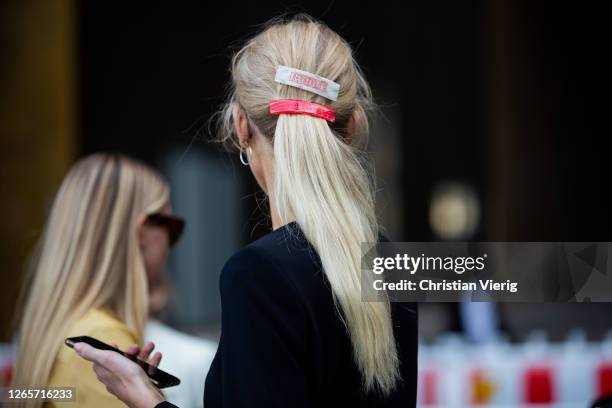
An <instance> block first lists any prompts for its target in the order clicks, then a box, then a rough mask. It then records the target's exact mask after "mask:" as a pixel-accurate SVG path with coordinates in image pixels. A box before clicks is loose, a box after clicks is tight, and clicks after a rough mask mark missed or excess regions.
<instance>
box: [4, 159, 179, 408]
mask: <svg viewBox="0 0 612 408" xmlns="http://www.w3.org/2000/svg"><path fill="white" fill-rule="evenodd" d="M169 200H170V196H169V188H168V185H167V183H166V182H165V181H164V180H163V179H162V177H161V176H160V175H159V174H157V172H155V171H154V170H153V169H151V168H149V167H148V166H146V165H144V164H142V163H139V162H137V161H134V160H132V159H129V158H127V157H124V156H120V155H111V154H95V155H92V156H89V157H87V158H84V159H82V160H80V161H79V162H78V163H76V164H75V165H74V166H73V167H72V169H71V170H70V172H69V173H68V175H67V176H66V177H65V179H64V181H63V182H62V185H61V187H60V189H59V191H58V193H57V195H56V197H55V200H54V203H53V207H52V209H51V212H50V215H49V218H48V221H47V224H46V227H45V230H44V233H43V235H42V237H41V240H40V243H39V248H38V251H37V254H36V256H35V258H34V262H33V270H32V272H33V275H32V277H31V279H32V282H31V287H30V289H29V293H28V297H27V302H26V304H25V308H24V312H23V319H22V324H21V327H20V331H19V344H18V350H17V361H16V373H15V380H14V384H15V386H18V387H30V388H39V387H42V386H49V387H75V391H76V394H77V395H76V398H77V400H76V401H77V406H82V407H85V406H86V407H100V408H102V407H104V408H108V407H123V406H125V405H124V404H123V403H122V402H121V401H119V400H117V399H116V398H115V397H114V396H112V395H111V394H109V393H108V392H106V389H105V387H104V385H103V384H101V383H100V382H98V381H97V380H96V377H95V374H94V372H93V370H92V368H91V364H90V363H88V362H87V361H85V360H83V359H81V358H79V357H78V356H77V355H75V354H74V352H72V351H71V350H70V349H69V348H68V347H66V346H64V345H63V344H64V339H65V338H67V337H72V336H83V335H87V336H91V337H95V338H97V339H99V340H101V341H103V342H106V343H108V344H117V345H118V346H119V347H122V348H126V347H128V346H130V345H132V344H142V340H143V327H144V324H145V320H146V318H147V313H148V308H149V299H148V288H147V273H158V272H159V270H161V269H162V268H163V267H164V263H165V261H166V258H167V255H168V251H169V246H171V245H172V244H173V243H174V242H176V240H177V239H178V237H179V236H180V233H181V231H182V228H183V222H182V220H180V219H178V218H176V217H174V216H172V214H171V211H170V201H169ZM152 348H153V345H152V343H148V344H147V345H145V346H144V347H143V349H142V350H138V349H137V348H136V349H134V348H132V349H131V350H130V352H131V353H132V354H134V353H136V354H140V357H141V358H145V359H146V358H147V357H148V356H149V354H150V352H151V351H152ZM160 358H161V355H160V354H159V353H156V354H155V355H153V357H152V359H151V362H152V363H153V364H158V363H159V359H160ZM40 405H41V404H40V403H35V402H32V401H31V402H29V403H25V402H24V403H23V406H28V407H36V406H40Z"/></svg>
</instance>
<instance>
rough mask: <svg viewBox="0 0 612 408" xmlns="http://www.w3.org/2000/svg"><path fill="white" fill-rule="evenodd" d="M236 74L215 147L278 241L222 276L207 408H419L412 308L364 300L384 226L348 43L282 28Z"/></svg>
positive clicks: (363, 94)
mask: <svg viewBox="0 0 612 408" xmlns="http://www.w3.org/2000/svg"><path fill="white" fill-rule="evenodd" d="M231 74H232V84H231V85H232V88H231V91H232V92H231V97H230V100H229V102H228V103H227V105H226V106H225V108H224V110H223V112H222V115H221V117H222V118H223V120H222V126H221V128H222V138H223V140H225V141H228V142H230V143H232V144H233V145H235V146H236V147H238V148H239V149H240V159H241V161H242V162H243V164H245V165H249V166H250V169H251V171H252V173H253V175H254V176H255V178H256V180H257V182H258V184H259V185H260V186H261V188H262V189H263V190H264V191H265V192H266V194H267V196H268V199H269V207H270V215H271V219H272V227H273V231H272V232H271V233H269V234H268V235H266V236H264V237H263V238H261V239H259V240H257V241H255V242H253V243H251V244H250V245H248V246H246V247H245V248H243V249H241V250H240V251H238V252H237V253H236V254H235V255H234V256H233V257H232V258H231V259H230V260H229V261H228V262H227V263H226V265H225V267H224V268H223V271H222V274H221V283H220V288H221V302H222V323H221V340H220V343H219V348H218V351H217V354H216V356H215V359H214V361H213V364H212V366H211V368H210V371H209V374H208V376H207V379H206V387H205V394H204V403H205V406H206V407H207V408H211V407H339V406H350V407H373V406H376V407H378V406H380V407H383V406H384V407H400V406H401V407H408V406H414V405H415V404H416V350H417V313H416V307H415V305H412V304H403V305H400V304H393V305H392V304H390V302H389V301H388V300H387V299H386V298H383V299H381V300H380V301H378V302H365V301H362V299H361V286H360V277H361V274H360V271H361V250H362V249H361V245H362V243H374V242H376V241H377V240H378V239H379V226H378V223H377V220H376V216H375V210H374V192H373V188H372V183H371V181H372V180H371V176H370V172H369V167H368V165H367V161H366V158H365V155H364V154H363V153H364V152H363V147H364V146H365V142H364V139H365V137H366V136H367V134H368V118H367V115H366V112H367V111H368V110H369V109H370V108H371V107H372V105H373V104H372V99H371V93H370V89H369V86H368V84H367V82H366V80H365V78H364V76H363V74H362V72H361V70H360V69H359V66H358V65H357V63H356V62H355V60H354V58H353V53H352V50H351V48H350V46H349V44H348V43H347V42H346V41H345V40H343V39H342V38H341V37H340V36H339V35H338V34H336V33H335V32H334V31H332V30H331V29H329V28H328V27H327V26H325V25H324V24H322V23H320V22H318V21H315V20H313V19H311V18H309V17H307V16H298V17H296V18H291V19H288V20H277V21H275V22H273V23H272V24H269V25H268V26H267V27H266V28H265V29H264V30H263V31H262V32H261V33H259V34H258V35H256V36H255V37H254V38H252V39H251V40H250V41H248V42H247V43H246V45H245V46H244V47H243V48H242V49H241V50H240V51H238V52H237V53H236V54H235V56H234V58H233V61H232V66H231ZM75 350H76V351H77V353H79V354H80V355H81V356H83V357H84V358H85V359H88V360H90V361H93V362H94V363H95V364H94V366H95V369H96V371H97V373H98V377H99V379H100V380H101V381H102V382H104V383H105V385H106V386H107V388H108V389H109V391H110V392H112V393H114V394H115V395H116V396H117V397H118V398H120V399H121V400H123V401H124V402H126V404H127V405H128V406H130V407H133V408H140V407H143V408H144V407H147V408H152V407H153V405H151V401H152V400H154V399H155V396H156V395H157V397H158V398H159V402H160V404H159V405H158V407H164V406H168V407H171V406H172V405H171V404H169V403H167V402H161V401H162V400H163V398H162V397H161V396H160V395H159V394H156V391H155V389H154V387H152V386H150V385H147V381H146V377H145V376H144V374H143V372H142V370H140V371H139V369H138V367H137V366H136V365H135V364H133V363H132V362H130V361H129V360H128V359H125V358H123V357H121V356H120V355H111V354H109V353H108V352H104V351H100V350H95V349H93V348H91V347H89V346H87V345H85V344H79V345H77V347H76V348H75Z"/></svg>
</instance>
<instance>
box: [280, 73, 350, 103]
mask: <svg viewBox="0 0 612 408" xmlns="http://www.w3.org/2000/svg"><path fill="white" fill-rule="evenodd" d="M274 80H275V81H276V82H279V83H281V84H284V85H289V86H293V87H295V88H300V89H303V90H305V91H308V92H312V93H315V94H317V95H321V96H322V97H324V98H327V99H329V100H330V101H335V100H336V99H338V92H339V91H340V84H338V83H336V82H334V81H330V80H329V79H327V78H323V77H322V76H319V75H315V74H311V73H310V72H306V71H302V70H300V69H296V68H291V67H286V66H284V65H279V66H278V68H277V69H276V77H275V78H274Z"/></svg>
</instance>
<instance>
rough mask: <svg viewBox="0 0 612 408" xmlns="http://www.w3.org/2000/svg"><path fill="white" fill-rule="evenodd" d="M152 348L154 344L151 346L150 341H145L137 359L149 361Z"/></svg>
mask: <svg viewBox="0 0 612 408" xmlns="http://www.w3.org/2000/svg"><path fill="white" fill-rule="evenodd" d="M154 348H155V344H153V342H152V341H147V342H146V343H145V345H144V346H142V349H141V350H140V353H139V354H138V358H139V359H141V360H143V361H147V360H148V359H149V354H151V352H152V351H153V349H154Z"/></svg>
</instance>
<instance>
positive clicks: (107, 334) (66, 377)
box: [48, 309, 137, 408]
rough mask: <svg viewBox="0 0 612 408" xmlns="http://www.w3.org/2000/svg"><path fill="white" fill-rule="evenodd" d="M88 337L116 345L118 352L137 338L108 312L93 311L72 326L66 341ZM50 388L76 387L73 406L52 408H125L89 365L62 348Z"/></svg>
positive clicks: (68, 349) (65, 404)
mask: <svg viewBox="0 0 612 408" xmlns="http://www.w3.org/2000/svg"><path fill="white" fill-rule="evenodd" d="M74 336H91V337H95V338H96V339H98V340H100V341H103V342H104V343H107V344H110V345H112V344H116V345H118V346H119V348H120V349H121V350H124V349H125V348H127V346H129V345H132V344H136V343H137V340H136V336H135V335H134V333H132V332H131V331H130V329H128V327H127V326H126V325H125V324H124V323H123V322H121V321H120V320H118V319H117V318H116V317H114V316H113V315H112V313H111V312H110V311H109V310H107V309H92V310H90V311H89V312H87V313H86V314H85V315H84V316H83V317H82V318H80V319H79V320H77V321H76V322H74V324H73V325H72V326H71V327H70V329H69V330H68V332H67V333H66V336H65V337H74ZM48 386H49V387H75V391H76V404H75V403H74V402H67V403H56V404H53V403H52V404H49V405H50V406H51V407H60V406H62V407H64V406H65V407H68V406H70V407H87V408H98V407H99V408H115V407H125V404H123V403H122V402H121V401H119V400H118V399H117V398H116V397H115V396H114V395H112V394H110V393H109V392H108V391H106V387H105V386H104V385H103V384H102V383H101V382H99V381H98V379H97V378H96V374H95V373H94V371H93V367H92V363H90V362H89V361H86V360H84V359H82V358H81V357H79V356H78V355H77V354H76V353H75V352H74V350H72V349H71V348H69V347H66V346H62V347H61V348H60V350H59V353H58V354H57V357H56V359H55V363H54V365H53V369H52V370H51V376H50V377H49V385H48Z"/></svg>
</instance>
